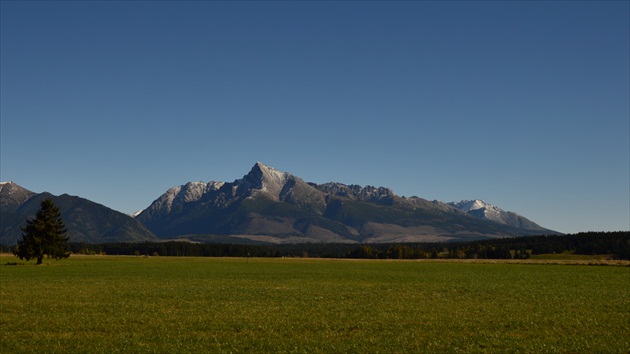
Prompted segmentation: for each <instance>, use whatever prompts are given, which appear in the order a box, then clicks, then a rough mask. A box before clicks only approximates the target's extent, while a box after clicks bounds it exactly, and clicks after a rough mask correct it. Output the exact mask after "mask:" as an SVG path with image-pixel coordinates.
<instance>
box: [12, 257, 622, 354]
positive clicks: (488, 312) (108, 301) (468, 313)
mask: <svg viewBox="0 0 630 354" xmlns="http://www.w3.org/2000/svg"><path fill="white" fill-rule="evenodd" d="M16 261H18V260H17V259H16V258H14V257H12V256H0V352H2V353H32V352H52V353H68V352H86V353H87V352H89V353H94V352H107V353H110V352H130V353H136V352H154V353H181V352H256V353H260V352H270V353H278V352H298V353H299V352H306V353H318V352H337V353H347V352H351V353H363V352H372V353H373V352H387V353H390V352H406V353H408V352H439V353H441V352H488V353H495V352H528V353H540V352H545V353H553V352H559V353H602V352H605V353H628V352H629V351H630V268H629V267H618V266H604V267H598V266H569V265H537V264H511V263H510V264H508V263H496V264H491V263H485V264H477V263H458V262H432V261H378V260H372V261H357V260H316V259H249V260H247V259H235V258H169V257H151V258H142V257H116V256H83V257H80V256H72V257H70V258H69V259H67V260H62V261H50V262H49V263H50V265H49V266H34V265H31V264H26V265H18V266H11V265H6V264H7V263H8V262H16Z"/></svg>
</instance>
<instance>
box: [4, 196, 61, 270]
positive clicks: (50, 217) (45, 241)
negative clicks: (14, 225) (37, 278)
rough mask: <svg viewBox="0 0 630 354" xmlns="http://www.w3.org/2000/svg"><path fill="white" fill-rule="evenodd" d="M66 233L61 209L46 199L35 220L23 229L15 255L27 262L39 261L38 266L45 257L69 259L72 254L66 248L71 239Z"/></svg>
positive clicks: (28, 222) (29, 221)
mask: <svg viewBox="0 0 630 354" xmlns="http://www.w3.org/2000/svg"><path fill="white" fill-rule="evenodd" d="M66 233H67V229H66V227H65V225H64V223H63V220H62V219H61V209H60V208H59V207H57V206H55V204H54V203H53V201H52V199H45V200H43V201H42V202H41V208H40V209H39V211H38V212H37V215H36V216H35V218H34V219H33V220H27V221H26V226H24V227H23V228H22V239H21V240H20V241H18V246H17V248H16V249H15V250H14V252H13V253H14V254H15V256H16V257H19V258H20V259H26V260H27V261H29V260H31V259H37V264H42V260H43V259H44V255H46V256H48V257H49V258H55V259H61V258H67V257H68V256H69V255H70V253H69V252H68V250H67V248H66V247H67V242H68V239H69V237H67V236H66Z"/></svg>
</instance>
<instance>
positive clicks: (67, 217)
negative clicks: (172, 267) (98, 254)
mask: <svg viewBox="0 0 630 354" xmlns="http://www.w3.org/2000/svg"><path fill="white" fill-rule="evenodd" d="M47 198H50V199H52V200H53V202H54V203H55V205H57V206H59V207H60V208H61V217H62V218H63V220H64V223H65V225H66V227H67V228H68V236H69V237H70V242H86V243H102V242H134V241H150V240H157V238H156V237H155V235H154V234H153V233H151V231H149V230H148V229H147V228H146V227H145V226H144V225H142V224H141V223H140V222H139V221H137V220H135V219H133V218H132V217H130V216H128V215H125V214H123V213H120V212H117V211H115V210H112V209H110V208H107V207H105V206H103V205H100V204H97V203H94V202H92V201H89V200H87V199H84V198H79V197H74V196H70V195H67V194H63V195H61V196H54V195H52V194H50V193H46V192H44V193H34V192H31V191H29V190H27V189H25V188H22V187H20V186H19V185H17V184H15V183H12V182H4V183H2V184H0V244H6V245H10V244H15V243H17V240H19V239H20V238H21V237H22V230H21V227H22V226H24V224H25V222H26V220H27V219H32V218H33V217H35V214H36V213H37V211H38V210H39V208H40V203H41V201H42V200H43V199H47Z"/></svg>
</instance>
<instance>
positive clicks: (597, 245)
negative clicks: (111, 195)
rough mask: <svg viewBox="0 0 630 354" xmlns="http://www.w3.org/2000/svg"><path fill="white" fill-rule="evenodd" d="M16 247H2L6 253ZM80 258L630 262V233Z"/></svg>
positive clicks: (170, 248)
mask: <svg viewBox="0 0 630 354" xmlns="http://www.w3.org/2000/svg"><path fill="white" fill-rule="evenodd" d="M14 247H15V246H13V247H10V246H0V250H1V251H3V252H13V251H14ZM67 249H68V251H70V252H72V253H77V254H108V255H137V256H195V257H314V258H363V259H431V258H453V259H471V258H478V259H526V258H529V257H531V255H536V254H550V253H551V254H553V253H563V252H566V251H569V252H574V253H575V254H585V255H597V254H607V255H613V257H614V258H615V259H630V232H627V231H620V232H582V233H577V234H568V235H542V236H527V237H514V238H500V239H489V240H478V241H472V242H456V243H455V242H451V243H403V244H359V245H357V244H320V243H312V244H286V245H250V244H210V243H192V242H141V243H102V244H88V243H68V245H67Z"/></svg>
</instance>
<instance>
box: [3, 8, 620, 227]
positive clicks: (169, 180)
mask: <svg viewBox="0 0 630 354" xmlns="http://www.w3.org/2000/svg"><path fill="white" fill-rule="evenodd" d="M0 10H1V13H0V16H1V18H0V20H1V21H0V30H1V31H0V39H1V40H0V46H1V48H0V49H1V51H0V74H1V75H0V118H1V119H0V180H2V181H13V182H15V183H17V184H19V185H21V186H22V187H24V188H26V189H29V190H31V191H34V192H44V191H48V192H50V193H53V194H55V195H60V194H64V193H67V194H70V195H77V196H80V197H83V198H87V199H90V200H92V201H94V202H97V203H100V204H103V205H105V206H107V207H110V208H112V209H115V210H118V211H121V212H125V213H131V212H134V211H137V210H140V209H144V208H146V207H148V206H149V205H150V204H151V202H152V201H154V200H155V199H157V198H158V197H159V196H160V195H161V194H163V193H164V192H165V191H166V190H167V189H169V188H171V187H174V186H177V185H181V184H185V183H187V182H189V181H205V182H209V181H225V182H232V181H234V180H236V179H239V178H242V177H243V176H244V175H245V174H247V173H248V172H249V170H250V169H251V168H252V166H253V165H254V164H255V163H256V162H257V161H260V162H262V163H264V164H266V165H269V166H272V167H274V168H276V169H278V170H280V171H285V172H290V173H292V174H294V175H296V176H299V177H301V178H302V179H304V180H306V181H308V182H315V183H325V182H331V181H335V182H341V183H346V184H359V185H374V186H385V187H389V188H391V189H392V190H393V191H394V192H395V193H396V194H398V195H401V196H408V197H410V196H419V197H422V198H425V199H429V200H441V201H444V202H449V201H460V200H463V199H482V200H484V201H486V202H488V203H491V204H493V205H496V206H498V207H500V208H502V209H505V210H510V211H514V212H517V213H519V214H521V215H523V216H525V217H527V218H529V219H531V220H533V221H534V222H536V223H538V224H540V225H541V226H544V227H547V228H550V229H553V230H557V231H560V232H565V233H575V232H580V231H617V230H630V216H629V215H630V98H629V97H630V69H629V66H630V48H629V43H630V38H629V37H630V34H629V33H630V2H627V1H611V2H606V1H597V2H589V1H579V2H570V1H560V2H539V1H535V2H517V1H510V2H474V1H467V2H457V1H448V2H429V1H419V2H394V1H387V2H378V1H370V2H362V1H352V2H328V1H322V2H316V1H314V2H264V1H260V2H201V1H191V2H168V1H160V2H152V1H141V2H125V1H123V2H114V1H103V2H99V1H90V2H78V1H70V2H54V1H44V2H28V1H19V2H14V1H2V2H0Z"/></svg>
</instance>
